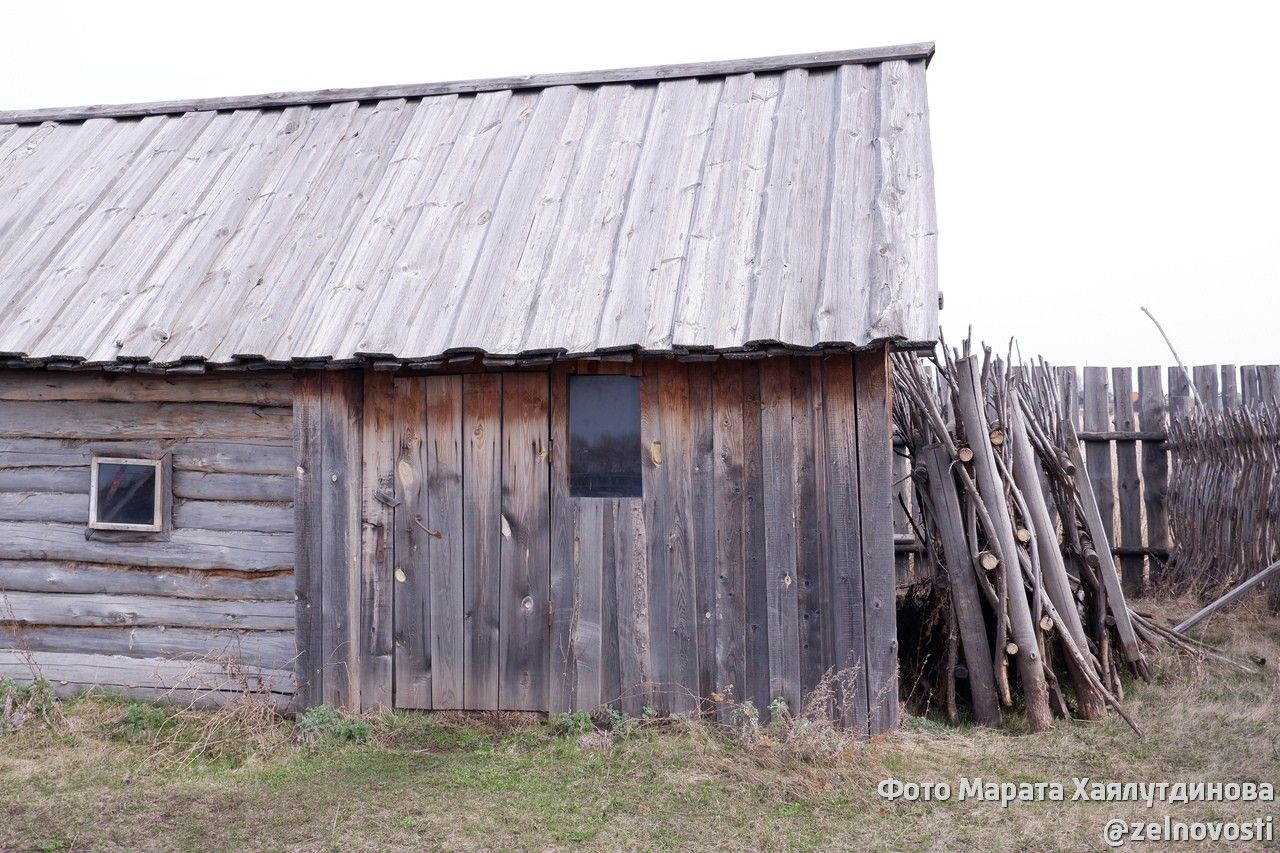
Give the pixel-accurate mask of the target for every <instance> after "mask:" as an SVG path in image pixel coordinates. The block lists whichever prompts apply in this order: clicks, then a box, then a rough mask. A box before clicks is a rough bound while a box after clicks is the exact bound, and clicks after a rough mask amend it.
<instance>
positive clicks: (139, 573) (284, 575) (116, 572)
mask: <svg viewBox="0 0 1280 853" xmlns="http://www.w3.org/2000/svg"><path fill="white" fill-rule="evenodd" d="M293 586H294V580H293V576H292V574H290V573H289V572H281V573H278V574H269V575H258V574H255V575H231V574H215V573H209V572H196V571H168V570H156V569H130V568H126V567H123V566H112V565H104V564H101V563H69V562H53V561H47V560H7V561H5V562H3V563H0V592H59V593H76V594H86V593H111V594H113V595H152V596H169V597H174V598H225V599H258V600H263V601H290V602H291V601H293V600H294V591H293ZM3 618H4V612H3V609H0V620H3Z"/></svg>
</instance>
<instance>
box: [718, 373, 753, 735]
mask: <svg viewBox="0 0 1280 853" xmlns="http://www.w3.org/2000/svg"><path fill="white" fill-rule="evenodd" d="M713 383H714V388H713V391H712V393H713V406H714V412H715V426H714V437H715V450H714V461H713V465H712V476H713V477H714V481H715V482H714V486H713V489H714V513H715V522H714V525H715V526H714V529H715V579H716V584H715V600H714V604H713V608H712V616H713V618H714V619H715V622H716V626H715V664H716V667H715V673H716V674H715V684H716V686H715V691H716V693H718V694H720V695H723V696H726V697H730V696H731V697H732V698H734V699H735V700H738V701H741V700H742V699H743V698H745V696H744V693H745V691H746V687H747V685H746V676H747V671H746V662H745V655H746V639H747V638H746V619H747V602H746V592H747V590H746V577H745V571H744V567H745V560H744V554H743V541H742V533H743V529H742V528H743V521H742V513H743V495H742V489H743V486H742V456H743V452H744V450H743V444H742V441H743V439H742V365H741V363H737V362H730V361H721V362H717V363H716V364H715V365H714V374H713ZM720 710H721V711H722V712H723V706H721V708H720Z"/></svg>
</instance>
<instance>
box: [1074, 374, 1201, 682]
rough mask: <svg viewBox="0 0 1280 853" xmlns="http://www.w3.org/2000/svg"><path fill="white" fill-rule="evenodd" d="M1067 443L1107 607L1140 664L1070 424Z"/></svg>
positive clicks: (1132, 659)
mask: <svg viewBox="0 0 1280 853" xmlns="http://www.w3.org/2000/svg"><path fill="white" fill-rule="evenodd" d="M1179 373H1181V371H1179ZM1184 375H1185V374H1184ZM1067 446H1068V448H1069V454H1070V456H1071V461H1072V463H1073V464H1074V465H1075V466H1076V475H1075V476H1076V480H1077V483H1078V485H1079V488H1080V493H1081V494H1080V498H1081V504H1082V506H1083V509H1084V521H1085V527H1086V528H1087V530H1088V532H1089V537H1090V538H1091V539H1092V540H1093V544H1094V548H1095V550H1096V552H1097V554H1098V573H1099V574H1100V575H1101V576H1102V582H1103V587H1104V588H1105V589H1106V594H1107V609H1108V610H1109V611H1110V613H1111V615H1112V617H1113V618H1114V619H1115V623H1116V633H1118V634H1119V635H1120V651H1121V654H1122V656H1123V657H1124V659H1125V660H1126V661H1127V662H1129V663H1131V664H1134V665H1135V666H1140V665H1141V664H1142V662H1143V657H1142V650H1141V649H1139V648H1138V636H1137V634H1136V633H1135V631H1134V629H1133V621H1132V620H1131V619H1130V618H1129V608H1128V606H1127V605H1126V604H1125V598H1124V591H1123V589H1122V587H1121V583H1120V573H1119V572H1118V571H1116V565H1115V560H1114V559H1113V558H1112V556H1111V548H1110V544H1111V540H1110V539H1109V538H1108V533H1107V529H1106V527H1105V526H1104V524H1103V522H1102V514H1101V513H1100V512H1099V511H1098V505H1097V502H1096V501H1093V500H1090V499H1089V496H1090V495H1093V494H1095V493H1096V492H1095V491H1094V489H1095V487H1094V485H1093V484H1092V483H1091V482H1090V481H1089V470H1088V468H1087V466H1086V465H1085V464H1084V459H1083V458H1082V456H1083V454H1082V453H1081V452H1080V442H1079V441H1078V440H1077V439H1076V435H1075V430H1074V429H1072V428H1071V427H1070V425H1068V426H1067Z"/></svg>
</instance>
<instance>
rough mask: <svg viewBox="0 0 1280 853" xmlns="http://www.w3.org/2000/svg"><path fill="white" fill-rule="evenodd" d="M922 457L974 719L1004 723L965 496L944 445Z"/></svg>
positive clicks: (926, 450)
mask: <svg viewBox="0 0 1280 853" xmlns="http://www.w3.org/2000/svg"><path fill="white" fill-rule="evenodd" d="M921 459H922V462H923V463H924V466H925V470H926V472H927V476H928V480H927V481H926V484H925V486H926V488H927V489H928V494H929V500H930V502H931V504H932V510H933V514H934V515H933V518H934V523H935V524H937V527H938V538H939V539H941V540H942V551H943V557H944V559H945V560H946V562H947V569H948V571H947V577H948V578H949V579H950V589H951V601H952V606H953V607H954V608H955V613H956V624H957V627H958V628H959V630H960V642H961V644H962V645H963V647H964V660H965V666H966V667H968V670H969V695H970V698H971V699H972V701H973V714H974V718H975V719H976V720H977V722H978V725H981V726H999V725H1000V723H1001V722H1002V719H1003V715H1002V714H1001V713H1000V699H999V697H998V696H997V695H996V682H995V670H994V668H993V666H992V656H991V643H990V641H989V640H988V638H987V627H986V620H985V618H984V616H983V613H982V601H981V600H980V599H979V597H978V584H977V580H976V578H975V576H974V573H975V572H976V571H980V570H981V569H980V567H975V566H974V565H973V559H972V556H971V555H970V553H969V546H968V544H967V542H966V540H965V533H964V519H963V518H962V517H961V515H960V501H959V496H958V494H957V492H956V484H955V480H954V479H953V477H952V474H951V457H950V456H949V455H948V454H947V451H946V449H945V448H944V447H942V445H940V444H934V445H930V446H929V447H926V448H924V449H923V450H922V452H921Z"/></svg>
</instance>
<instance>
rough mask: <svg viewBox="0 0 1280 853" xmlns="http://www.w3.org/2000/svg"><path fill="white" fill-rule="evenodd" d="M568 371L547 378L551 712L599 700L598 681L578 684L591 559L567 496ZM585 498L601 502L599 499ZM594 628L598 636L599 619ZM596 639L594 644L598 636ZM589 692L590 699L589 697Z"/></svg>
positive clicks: (567, 367)
mask: <svg viewBox="0 0 1280 853" xmlns="http://www.w3.org/2000/svg"><path fill="white" fill-rule="evenodd" d="M572 370H573V366H572V365H571V364H558V365H555V366H554V367H552V369H551V377H550V403H549V405H550V408H551V427H550V435H549V439H548V440H549V454H550V455H549V458H548V463H549V465H550V476H551V480H550V492H549V495H548V500H549V502H550V506H549V513H550V524H551V543H550V544H551V562H550V584H551V592H550V604H551V614H552V619H551V636H550V649H549V655H550V657H549V660H548V664H547V673H548V677H549V678H550V684H549V685H548V690H547V710H548V711H550V712H551V713H553V714H561V713H564V712H566V711H570V710H574V709H576V708H578V707H579V702H580V701H581V702H582V703H583V705H585V706H586V707H594V705H595V704H596V703H598V702H599V688H598V685H597V686H596V689H595V690H593V691H591V690H587V691H586V695H584V691H583V690H581V689H580V688H585V687H586V685H582V684H581V683H580V681H579V674H580V672H579V668H578V660H579V657H580V656H581V655H582V654H583V652H584V649H582V648H581V647H580V646H579V643H578V639H579V637H578V634H577V631H576V630H575V629H576V628H577V627H578V625H579V624H580V620H581V619H582V618H583V609H584V605H585V602H584V601H583V599H582V596H583V587H584V585H585V584H586V583H587V581H586V579H585V578H584V577H583V574H582V573H583V570H584V568H585V567H586V566H587V565H589V564H590V563H589V557H587V555H585V554H583V548H584V547H587V546H585V543H584V542H583V539H582V537H583V532H582V531H581V530H580V529H579V526H578V521H579V519H578V515H577V508H578V504H575V502H574V500H573V499H572V498H571V497H570V496H569V375H570V373H571V372H572ZM588 503H589V505H593V506H598V505H599V503H598V502H588ZM598 549H599V546H597V547H596V548H594V549H592V550H593V551H594V553H595V555H598V554H599V550H598ZM597 618H598V615H597ZM596 631H597V637H598V636H599V634H598V632H599V623H598V622H597V623H596ZM596 642H597V644H598V642H599V640H598V639H597V641H596ZM588 696H592V697H593V698H587V697H588Z"/></svg>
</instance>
